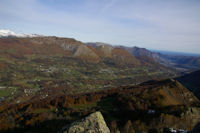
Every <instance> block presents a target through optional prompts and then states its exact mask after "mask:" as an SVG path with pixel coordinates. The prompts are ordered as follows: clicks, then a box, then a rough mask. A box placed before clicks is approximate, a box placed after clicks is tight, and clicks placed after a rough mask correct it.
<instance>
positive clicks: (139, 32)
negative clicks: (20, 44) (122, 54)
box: [0, 0, 200, 54]
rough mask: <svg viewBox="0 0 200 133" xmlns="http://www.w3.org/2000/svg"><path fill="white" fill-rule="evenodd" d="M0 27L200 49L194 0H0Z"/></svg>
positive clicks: (199, 9) (199, 11) (199, 14)
mask: <svg viewBox="0 0 200 133" xmlns="http://www.w3.org/2000/svg"><path fill="white" fill-rule="evenodd" d="M0 17H1V21H0V29H9V30H12V31H14V32H16V33H36V34H42V35H52V36H60V37H69V38H75V39H77V40H80V41H83V42H105V43H109V44H112V45H125V46H129V47H132V46H138V47H143V48H147V49H155V50H165V51H176V52H185V53H196V54H199V53H200V28H199V27H200V1H198V0H168V1H161V0H137V1H136V0H123V1H122V0H101V1H98V0H74V1H65V0H57V1H55V0H2V1H1V2H0Z"/></svg>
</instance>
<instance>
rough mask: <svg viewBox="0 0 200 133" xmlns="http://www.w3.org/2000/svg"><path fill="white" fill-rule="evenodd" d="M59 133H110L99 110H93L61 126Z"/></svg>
mask: <svg viewBox="0 0 200 133" xmlns="http://www.w3.org/2000/svg"><path fill="white" fill-rule="evenodd" d="M59 133H110V130H109V128H108V127H107V125H106V122H105V121H104V118H103V116H102V114H101V112H95V113H92V114H90V115H89V116H88V117H86V118H84V119H82V120H81V121H76V122H74V123H72V124H70V125H67V126H65V127H63V129H62V130H61V131H60V132H59Z"/></svg>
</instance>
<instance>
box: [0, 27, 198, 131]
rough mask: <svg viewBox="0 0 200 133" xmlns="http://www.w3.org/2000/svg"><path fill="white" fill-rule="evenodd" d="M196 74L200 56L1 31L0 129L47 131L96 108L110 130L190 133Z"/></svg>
mask: <svg viewBox="0 0 200 133" xmlns="http://www.w3.org/2000/svg"><path fill="white" fill-rule="evenodd" d="M199 69H200V57H193V56H182V55H167V54H162V53H157V52H152V51H150V50H147V49H145V48H139V47H126V46H113V45H110V44H106V43H101V42H88V43H84V42H81V41H78V40H76V39H73V38H61V37H56V36H41V35H32V34H31V35H29V34H15V33H14V32H12V31H2V30H1V31H0V115H1V118H0V131H2V132H9V131H11V132H29V131H33V132H41V133H43V132H47V131H48V132H50V133H51V132H52V133H53V132H56V131H58V130H59V129H60V128H61V127H63V126H64V125H65V124H66V123H71V122H73V121H75V120H78V119H80V118H83V117H84V116H86V115H88V114H90V113H92V112H96V111H101V112H102V114H103V116H104V117H105V121H106V122H107V123H108V127H109V129H110V130H111V132H117V131H121V132H124V133H125V131H126V129H127V128H129V127H131V128H134V131H136V132H163V129H164V128H165V127H166V126H167V127H172V128H177V129H181V128H184V130H188V131H189V130H192V128H193V127H194V126H195V125H196V124H197V123H198V122H199V121H200V119H199V118H200V108H199V107H200V102H199V99H198V98H199V92H200V91H199V90H200V88H199V84H198V83H199V79H200V78H199V71H198V70H199ZM196 70H197V71H196ZM191 72H192V73H191ZM194 118H195V119H194Z"/></svg>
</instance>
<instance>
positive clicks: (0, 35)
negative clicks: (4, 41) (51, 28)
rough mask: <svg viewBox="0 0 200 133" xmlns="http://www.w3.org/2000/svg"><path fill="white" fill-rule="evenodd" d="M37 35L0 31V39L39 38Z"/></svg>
mask: <svg viewBox="0 0 200 133" xmlns="http://www.w3.org/2000/svg"><path fill="white" fill-rule="evenodd" d="M39 36H41V35H38V34H19V33H15V32H13V31H11V30H4V29H0V38H10V37H22V38H23V37H39Z"/></svg>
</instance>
